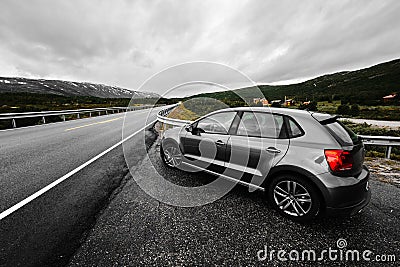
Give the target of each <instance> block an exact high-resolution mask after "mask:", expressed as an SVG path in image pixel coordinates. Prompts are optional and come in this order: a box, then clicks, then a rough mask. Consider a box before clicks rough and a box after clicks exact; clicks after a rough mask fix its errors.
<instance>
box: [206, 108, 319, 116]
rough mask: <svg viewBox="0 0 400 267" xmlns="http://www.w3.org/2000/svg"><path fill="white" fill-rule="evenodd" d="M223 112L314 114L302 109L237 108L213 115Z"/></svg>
mask: <svg viewBox="0 0 400 267" xmlns="http://www.w3.org/2000/svg"><path fill="white" fill-rule="evenodd" d="M222 111H252V112H257V111H258V112H270V113H278V114H284V115H291V116H310V115H311V114H312V112H310V111H307V110H301V109H292V108H273V107H236V108H226V109H220V110H217V111H214V112H213V113H218V112H222Z"/></svg>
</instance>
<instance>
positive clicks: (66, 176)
mask: <svg viewBox="0 0 400 267" xmlns="http://www.w3.org/2000/svg"><path fill="white" fill-rule="evenodd" d="M155 121H156V120H154V121H152V122H151V123H149V124H147V125H146V126H144V127H143V128H141V129H139V130H137V131H136V132H134V133H133V134H131V135H129V136H128V137H126V138H125V139H122V140H121V141H119V142H118V143H116V144H115V145H113V146H111V147H110V148H108V149H106V150H105V151H103V152H101V153H100V154H98V155H97V156H95V157H94V158H92V159H90V160H88V161H86V162H85V163H83V164H82V165H80V166H79V167H77V168H76V169H74V170H72V171H70V172H69V173H67V174H65V175H64V176H62V177H61V178H58V179H57V180H55V181H54V182H52V183H51V184H49V185H47V186H45V187H43V188H42V189H40V190H39V191H37V192H36V193H33V194H32V195H30V196H29V197H27V198H25V199H24V200H22V201H21V202H19V203H17V204H15V205H14V206H12V207H11V208H8V209H6V210H5V211H3V212H2V213H0V221H1V220H2V219H4V218H5V217H7V216H8V215H10V214H11V213H13V212H15V211H17V210H18V209H20V208H22V207H23V206H25V205H26V204H28V203H29V202H31V201H32V200H34V199H35V198H37V197H39V196H41V195H43V194H44V193H46V192H47V191H49V190H50V189H52V188H53V187H55V186H56V185H58V184H59V183H61V182H63V181H64V180H66V179H68V178H69V177H71V176H72V175H74V174H75V173H77V172H79V171H80V170H82V169H83V168H85V167H86V166H88V165H89V164H91V163H93V162H94V161H96V160H97V159H99V158H101V157H102V156H104V155H105V154H107V153H108V152H110V151H111V150H113V149H114V148H116V147H118V146H119V145H121V144H122V143H124V142H125V141H127V140H129V139H131V138H132V137H133V136H135V135H136V134H138V133H140V132H141V131H143V130H144V129H146V128H147V127H149V126H150V125H152V124H153V123H154V122H155Z"/></svg>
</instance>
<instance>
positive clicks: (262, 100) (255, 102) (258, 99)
mask: <svg viewBox="0 0 400 267" xmlns="http://www.w3.org/2000/svg"><path fill="white" fill-rule="evenodd" d="M259 102H261V103H262V104H263V106H268V105H269V102H268V100H267V99H265V98H253V103H254V104H258V103H259Z"/></svg>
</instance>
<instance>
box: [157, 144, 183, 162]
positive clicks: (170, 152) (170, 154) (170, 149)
mask: <svg viewBox="0 0 400 267" xmlns="http://www.w3.org/2000/svg"><path fill="white" fill-rule="evenodd" d="M160 154H161V158H162V161H163V162H164V163H165V165H167V166H168V167H170V168H176V167H178V166H179V165H181V163H182V153H181V150H180V149H179V147H178V145H176V144H174V143H172V142H169V143H166V144H164V145H162V146H161V150H160Z"/></svg>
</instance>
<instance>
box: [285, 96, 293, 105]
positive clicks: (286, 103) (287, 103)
mask: <svg viewBox="0 0 400 267" xmlns="http://www.w3.org/2000/svg"><path fill="white" fill-rule="evenodd" d="M283 105H284V106H286V107H290V106H293V105H294V100H293V99H286V96H285V103H283Z"/></svg>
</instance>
